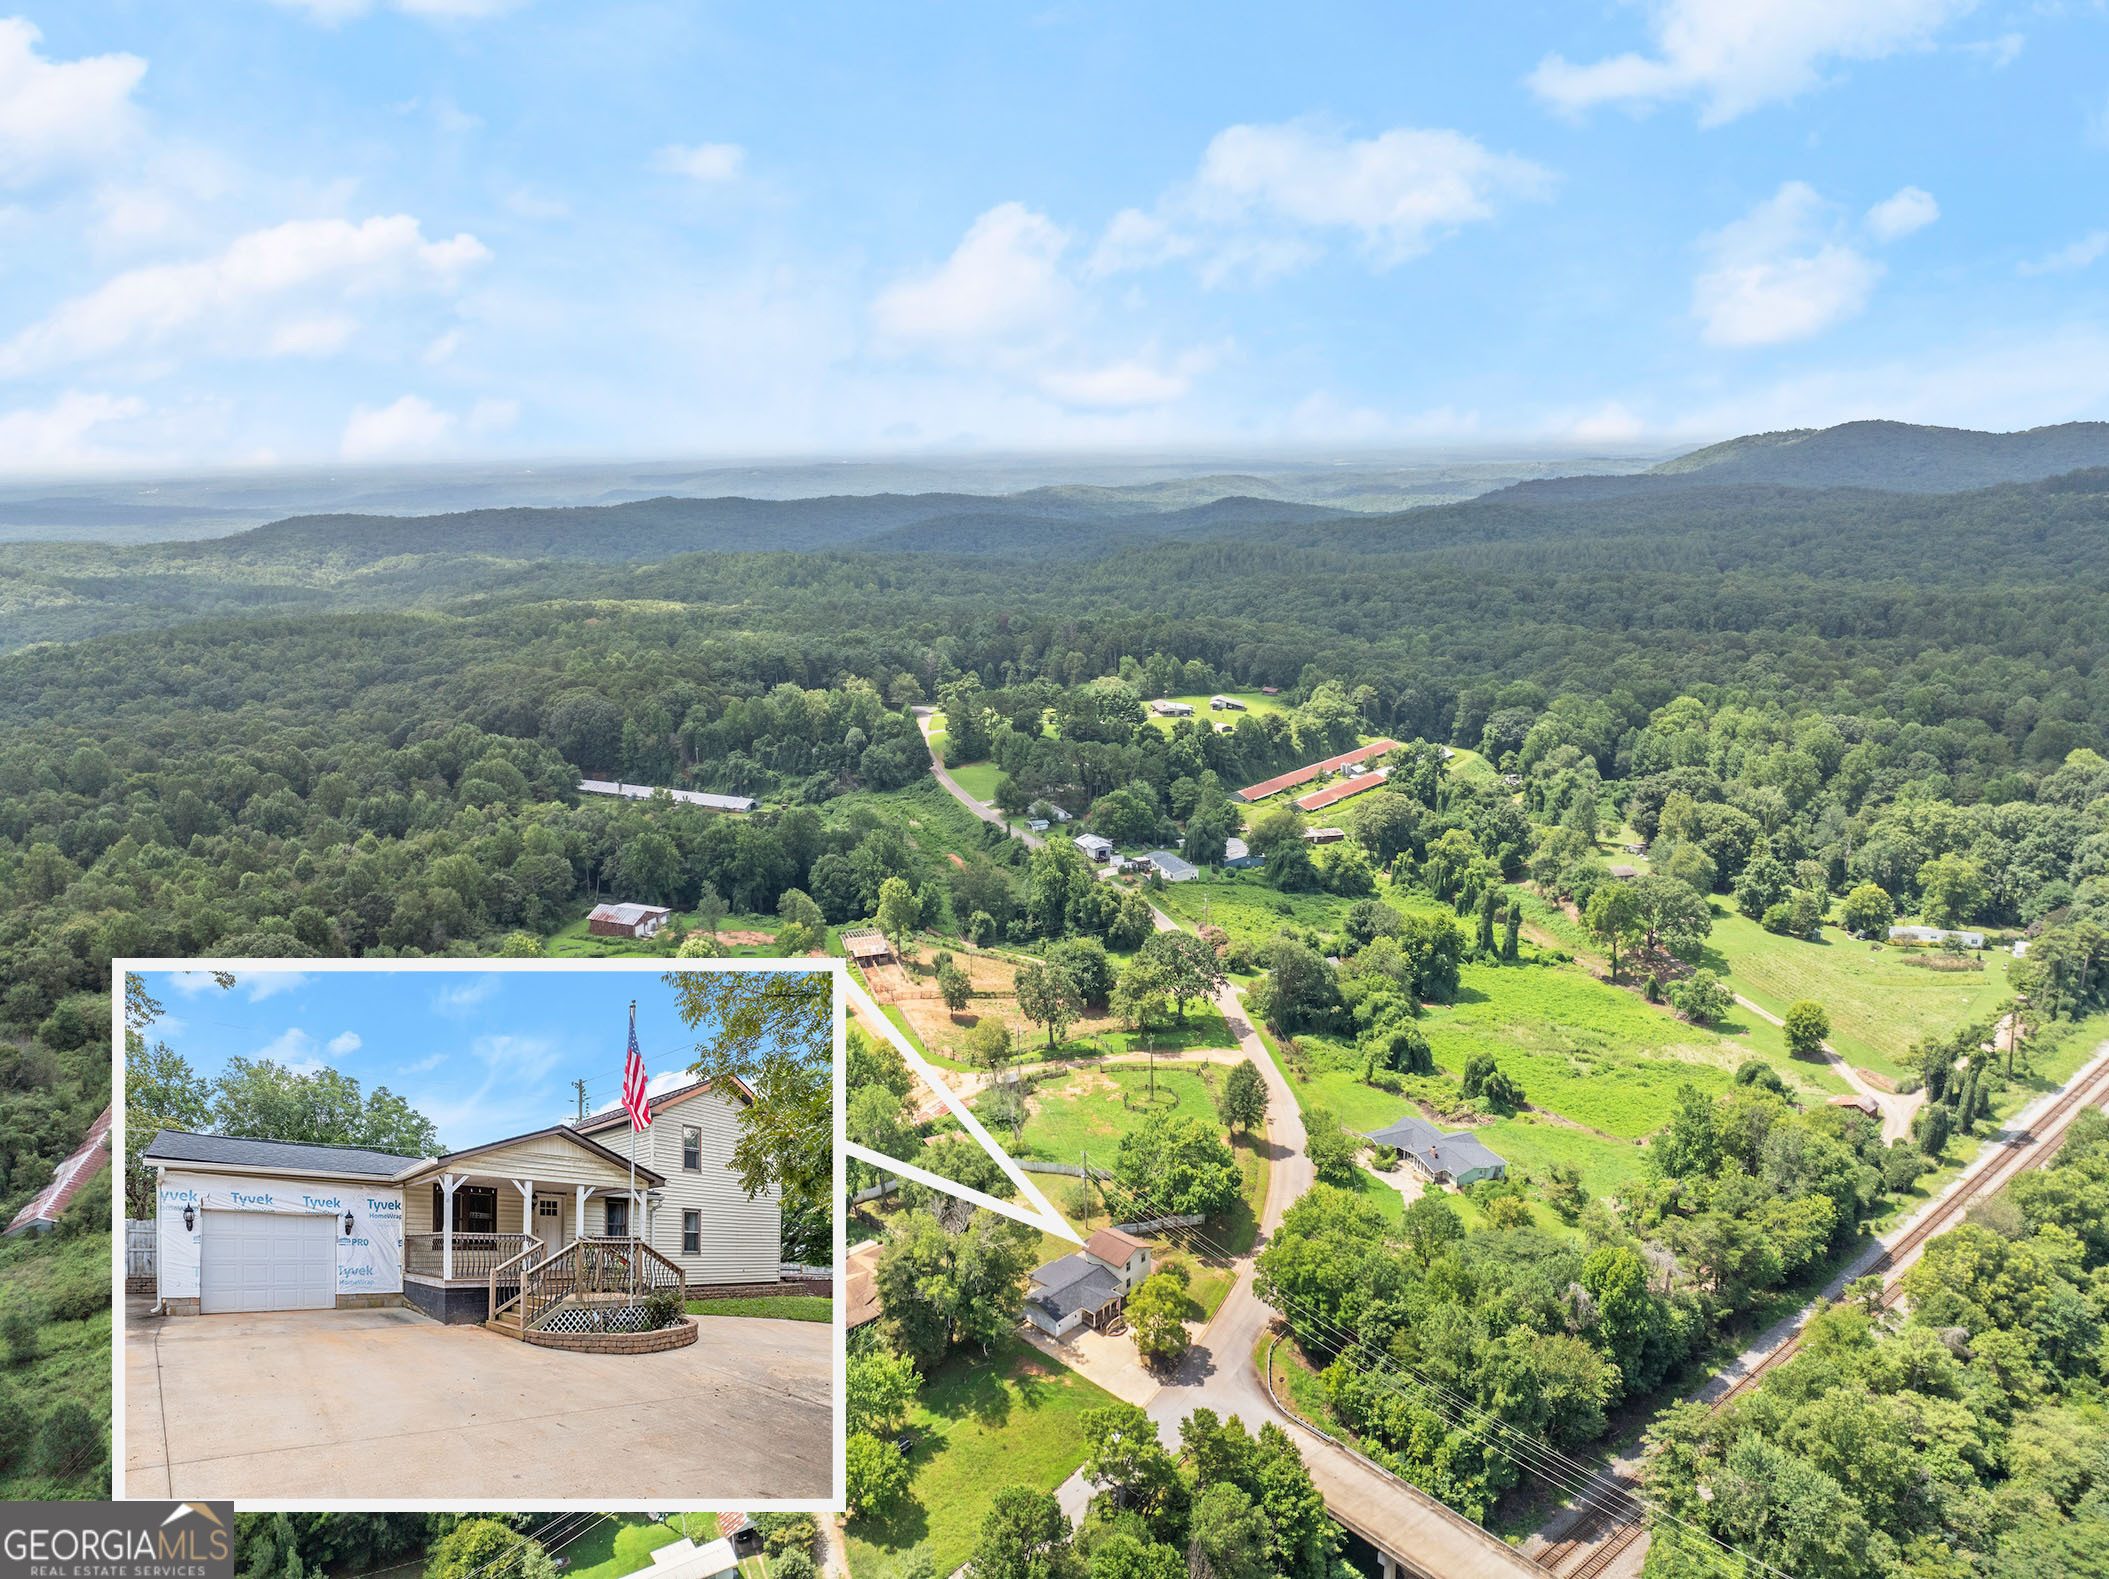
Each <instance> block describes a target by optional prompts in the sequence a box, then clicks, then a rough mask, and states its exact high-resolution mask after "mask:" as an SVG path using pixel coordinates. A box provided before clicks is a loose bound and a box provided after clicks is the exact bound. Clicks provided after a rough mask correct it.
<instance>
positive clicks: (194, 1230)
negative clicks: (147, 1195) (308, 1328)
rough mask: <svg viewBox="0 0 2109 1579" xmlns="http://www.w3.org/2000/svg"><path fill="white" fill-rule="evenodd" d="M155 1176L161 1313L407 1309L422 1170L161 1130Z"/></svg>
mask: <svg viewBox="0 0 2109 1579" xmlns="http://www.w3.org/2000/svg"><path fill="white" fill-rule="evenodd" d="M141 1160H142V1161H144V1162H145V1163H146V1164H147V1165H148V1166H149V1167H151V1168H153V1169H154V1171H155V1174H156V1175H157V1178H156V1185H155V1191H154V1195H155V1202H156V1207H155V1252H156V1255H157V1257H158V1264H157V1270H158V1276H159V1292H160V1295H161V1298H162V1301H163V1304H164V1308H166V1309H167V1310H169V1311H171V1312H173V1313H178V1314H198V1315H220V1314H231V1313H235V1312H241V1311H271V1310H343V1309H354V1308H357V1307H360V1306H369V1305H394V1304H398V1303H400V1302H401V1300H402V1297H403V1191H402V1187H401V1185H400V1184H398V1183H396V1182H395V1181H396V1180H397V1178H398V1177H399V1176H401V1175H403V1174H406V1173H408V1172H410V1171H412V1170H414V1169H415V1168H417V1167H418V1166H420V1165H421V1163H422V1161H423V1159H420V1158H417V1157H399V1156H396V1155H394V1154H393V1153H391V1152H384V1151H366V1150H363V1149H360V1148H358V1147H352V1146H308V1145H301V1144H299V1143H297V1142H293V1141H279V1140H244V1139H241V1138H239V1137H236V1136H231V1135H192V1134H186V1133H184V1132H182V1131H178V1130H163V1131H162V1132H161V1133H160V1134H158V1135H156V1136H155V1137H154V1139H153V1142H152V1143H151V1144H150V1145H149V1146H148V1147H147V1149H146V1150H145V1152H144V1153H142V1154H141Z"/></svg>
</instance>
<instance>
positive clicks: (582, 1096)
mask: <svg viewBox="0 0 2109 1579" xmlns="http://www.w3.org/2000/svg"><path fill="white" fill-rule="evenodd" d="M571 1089H572V1090H574V1091H576V1092H577V1093H578V1094H579V1120H578V1121H579V1122H580V1123H581V1124H583V1123H585V1122H586V1082H585V1081H583V1080H574V1081H572V1082H571Z"/></svg>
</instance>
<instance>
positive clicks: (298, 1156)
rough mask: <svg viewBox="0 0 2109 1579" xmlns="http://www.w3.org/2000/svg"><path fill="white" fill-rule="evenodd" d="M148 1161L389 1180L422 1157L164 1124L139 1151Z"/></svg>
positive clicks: (359, 1147)
mask: <svg viewBox="0 0 2109 1579" xmlns="http://www.w3.org/2000/svg"><path fill="white" fill-rule="evenodd" d="M140 1156H141V1157H142V1158H143V1159H144V1160H145V1161H147V1162H216V1163H221V1164H223V1165H225V1166H228V1167H234V1168H286V1169H294V1170H298V1171H301V1172H310V1171H312V1172H318V1173H357V1174H364V1175H366V1176H367V1177H369V1178H374V1179H392V1178H394V1177H395V1176H396V1175H397V1174H398V1173H400V1172H402V1171H403V1169H404V1168H405V1167H406V1166H408V1165H409V1164H411V1163H413V1162H421V1161H423V1160H424V1159H423V1158H421V1157H403V1156H398V1155H397V1154H396V1153H394V1152H392V1151H370V1150H368V1149H367V1148H365V1147H363V1146H313V1145H309V1144H308V1143H307V1142H305V1141H298V1140H247V1139H244V1138H243V1137H241V1136H239V1135H193V1134H192V1133H190V1132H189V1131H188V1130H181V1129H165V1130H162V1131H161V1132H160V1133H159V1134H158V1135H156V1136H155V1137H154V1139H153V1142H152V1143H151V1144H150V1145H149V1146H148V1147H147V1149H146V1150H145V1151H144V1152H142V1153H140Z"/></svg>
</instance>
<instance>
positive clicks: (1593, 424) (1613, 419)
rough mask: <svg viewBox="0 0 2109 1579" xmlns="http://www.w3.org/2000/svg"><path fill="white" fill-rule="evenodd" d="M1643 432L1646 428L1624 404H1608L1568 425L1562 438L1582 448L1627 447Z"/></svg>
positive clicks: (1610, 402) (1612, 401)
mask: <svg viewBox="0 0 2109 1579" xmlns="http://www.w3.org/2000/svg"><path fill="white" fill-rule="evenodd" d="M1646 432H1647V428H1646V425H1645V424H1644V423H1642V422H1641V420H1640V418H1639V417H1637V416H1635V415H1634V414H1633V412H1632V411H1631V410H1630V409H1629V408H1628V407H1627V406H1626V405H1625V403H1624V402H1622V401H1617V400H1607V401H1605V402H1604V403H1603V404H1602V405H1601V406H1598V407H1597V408H1596V409H1595V410H1594V411H1590V412H1587V413H1585V414H1584V415H1582V416H1579V417H1577V418H1575V419H1574V421H1573V422H1571V423H1569V424H1568V426H1567V432H1566V435H1565V436H1566V437H1568V438H1570V439H1573V440H1575V441H1576V442H1577V443H1581V444H1630V443H1632V442H1633V441H1634V440H1636V439H1638V438H1641V437H1642V436H1643V435H1645V434H1646Z"/></svg>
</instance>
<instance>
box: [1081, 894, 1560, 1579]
mask: <svg viewBox="0 0 2109 1579" xmlns="http://www.w3.org/2000/svg"><path fill="white" fill-rule="evenodd" d="M1156 914H1157V924H1158V928H1159V930H1160V931H1177V930H1178V928H1177V926H1176V925H1175V924H1174V923H1173V922H1172V921H1171V920H1170V919H1169V918H1168V917H1167V916H1165V915H1164V913H1163V912H1162V911H1158V912H1157V913H1156ZM1215 1004H1216V1007H1217V1008H1218V1009H1220V1010H1221V1011H1222V1013H1223V1018H1224V1019H1225V1020H1226V1021H1228V1022H1229V1025H1230V1029H1231V1032H1232V1034H1233V1035H1235V1036H1236V1037H1237V1040H1238V1046H1239V1048H1240V1050H1241V1051H1242V1052H1243V1053H1244V1055H1245V1056H1246V1057H1247V1058H1250V1059H1251V1060H1252V1062H1253V1064H1254V1066H1255V1067H1256V1068H1258V1070H1259V1071H1260V1075H1261V1077H1262V1078H1263V1079H1264V1080H1265V1081H1266V1083H1267V1139H1268V1147H1269V1151H1270V1153H1271V1158H1270V1166H1269V1170H1268V1176H1267V1199H1266V1202H1265V1205H1264V1207H1263V1209H1262V1211H1261V1213H1260V1229H1261V1235H1260V1242H1259V1245H1258V1246H1255V1247H1254V1248H1255V1250H1257V1249H1258V1248H1260V1247H1261V1246H1264V1245H1265V1244H1266V1242H1267V1238H1268V1236H1270V1235H1271V1234H1272V1233H1273V1232H1274V1230H1275V1229H1276V1228H1278V1227H1279V1226H1280V1225H1281V1220H1282V1215H1283V1213H1285V1212H1286V1211H1287V1210H1288V1209H1289V1207H1290V1205H1291V1204H1292V1203H1293V1202H1294V1201H1295V1200H1296V1198H1297V1197H1298V1196H1300V1195H1302V1194H1303V1193H1304V1191H1306V1190H1307V1189H1309V1188H1310V1187H1311V1181H1312V1173H1311V1161H1310V1159H1309V1158H1308V1157H1306V1156H1305V1155H1304V1128H1303V1115H1302V1113H1301V1111H1300V1110H1299V1109H1298V1108H1297V1106H1296V1095H1295V1093H1294V1092H1292V1091H1291V1090H1290V1089H1289V1083H1288V1080H1287V1079H1286V1078H1285V1077H1284V1076H1283V1075H1282V1072H1281V1071H1280V1069H1278V1068H1277V1067H1276V1066H1275V1063H1274V1060H1273V1059H1272V1058H1271V1057H1269V1056H1268V1053H1267V1049H1266V1047H1265V1046H1264V1045H1263V1044H1262V1043H1261V1041H1260V1039H1259V1037H1258V1035H1257V1034H1256V1033H1255V1032H1254V1031H1253V1029H1252V1025H1251V1022H1250V1021H1249V1020H1248V1019H1247V1018H1246V1016H1245V1006H1244V1004H1243V1003H1242V1002H1241V1001H1240V1000H1239V998H1238V995H1237V990H1236V989H1235V988H1233V987H1229V986H1226V987H1224V989H1223V990H1222V991H1221V992H1219V993H1217V994H1216V997H1215ZM1252 1270H1253V1262H1252V1257H1251V1256H1246V1257H1243V1258H1241V1259H1240V1260H1239V1262H1238V1263H1237V1281H1236V1282H1235V1283H1234V1284H1233V1285H1232V1287H1231V1290H1230V1293H1229V1294H1228V1295H1227V1296H1226V1297H1225V1299H1224V1301H1223V1304H1222V1306H1221V1308H1219V1309H1218V1310H1217V1311H1216V1314H1215V1317H1214V1319H1212V1320H1211V1321H1210V1322H1209V1324H1208V1325H1207V1326H1206V1327H1205V1328H1203V1329H1202V1331H1201V1333H1200V1334H1199V1336H1198V1337H1197V1338H1196V1339H1195V1341H1194V1346H1193V1348H1192V1349H1191V1350H1189V1351H1188V1353H1187V1356H1186V1358H1185V1360H1184V1361H1183V1362H1181V1364H1180V1366H1179V1369H1178V1370H1177V1371H1176V1372H1175V1373H1174V1374H1173V1375H1172V1377H1171V1378H1170V1379H1169V1380H1168V1381H1166V1382H1165V1384H1164V1385H1163V1386H1162V1387H1160V1388H1159V1389H1158V1390H1157V1392H1156V1394H1155V1395H1154V1396H1153V1397H1152V1398H1151V1399H1150V1401H1149V1402H1148V1404H1147V1405H1145V1408H1146V1409H1147V1411H1148V1413H1149V1416H1150V1418H1151V1419H1153V1420H1155V1421H1156V1422H1157V1425H1158V1430H1159V1433H1160V1434H1161V1436H1162V1437H1163V1439H1164V1441H1165V1443H1166V1444H1167V1445H1168V1446H1172V1447H1174V1448H1176V1446H1177V1443H1178V1440H1179V1422H1180V1421H1182V1420H1184V1419H1185V1418H1186V1417H1187V1416H1188V1415H1190V1414H1192V1413H1193V1412H1194V1411H1195V1410H1196V1409H1213V1410H1214V1411H1215V1412H1216V1413H1217V1414H1218V1415H1219V1416H1229V1415H1236V1416H1238V1417H1239V1418H1240V1419H1241V1420H1243V1421H1244V1422H1245V1424H1246V1426H1247V1428H1248V1429H1257V1428H1258V1427H1259V1426H1260V1425H1261V1424H1263V1423H1265V1422H1267V1421H1270V1420H1271V1421H1274V1422H1276V1423H1278V1424H1280V1425H1281V1426H1283V1427H1284V1428H1286V1429H1287V1430H1288V1431H1289V1432H1290V1433H1291V1435H1293V1436H1294V1437H1295V1438H1296V1441H1297V1445H1298V1446H1299V1447H1300V1448H1301V1449H1302V1451H1303V1457H1304V1462H1305V1463H1306V1464H1307V1465H1309V1466H1310V1470H1311V1479H1312V1482H1313V1484H1315V1485H1316V1486H1317V1488H1318V1491H1319V1494H1320V1495H1321V1496H1323V1497H1324V1498H1325V1503H1326V1507H1327V1508H1328V1509H1330V1510H1331V1512H1332V1514H1333V1516H1334V1517H1335V1518H1336V1519H1338V1520H1339V1521H1340V1522H1341V1523H1343V1524H1345V1525H1347V1526H1348V1527H1349V1528H1350V1529H1352V1530H1354V1531H1355V1532H1356V1533H1357V1534H1359V1535H1361V1536H1362V1537H1363V1538H1364V1539H1365V1540H1370V1541H1373V1542H1375V1543H1376V1544H1378V1545H1380V1546H1382V1547H1383V1548H1384V1549H1385V1550H1386V1551H1389V1552H1391V1553H1392V1554H1393V1555H1394V1556H1396V1557H1400V1558H1403V1559H1405V1560H1406V1561H1408V1562H1410V1563H1411V1565H1412V1569H1413V1570H1418V1571H1419V1572H1421V1573H1423V1574H1426V1575H1429V1576H1431V1579H1477V1576H1480V1575H1487V1574H1516V1575H1536V1576H1539V1579H1542V1576H1543V1573H1544V1570H1543V1569H1541V1568H1539V1567H1538V1565H1537V1564H1535V1563H1533V1562H1531V1561H1530V1560H1529V1559H1527V1558H1525V1557H1524V1556H1522V1555H1521V1554H1520V1553H1518V1552H1516V1551H1515V1550H1513V1549H1512V1548H1511V1547H1509V1546H1508V1545H1506V1544H1505V1543H1504V1542H1502V1541H1501V1540H1499V1539H1497V1538H1496V1537H1494V1536H1492V1535H1490V1534H1488V1533H1487V1532H1486V1531H1485V1530H1483V1529H1482V1528H1480V1527H1479V1526H1478V1525H1476V1524H1474V1523H1472V1522H1471V1520H1469V1519H1466V1518H1464V1517H1463V1516H1462V1515H1460V1514H1457V1513H1454V1512H1452V1511H1451V1510H1450V1509H1448V1508H1446V1507H1444V1506H1443V1505H1442V1504H1441V1503H1439V1502H1437V1501H1436V1500H1435V1499H1434V1498H1432V1497H1429V1496H1427V1495H1425V1494H1424V1493H1422V1492H1420V1491H1418V1490H1416V1489H1414V1488H1413V1487H1411V1486H1408V1485H1407V1484H1405V1483H1404V1482H1403V1481H1400V1480H1398V1479H1396V1478H1394V1477H1393V1476H1391V1475H1388V1474H1386V1473H1385V1472H1384V1471H1382V1470H1380V1469H1378V1468H1376V1467H1375V1466H1374V1465H1372V1464H1370V1463H1368V1462H1367V1461H1366V1460H1364V1459H1362V1458H1360V1457H1358V1456H1357V1455H1355V1454H1354V1453H1352V1452H1350V1451H1348V1450H1347V1449H1346V1448H1344V1447H1341V1446H1339V1445H1338V1444H1336V1443H1334V1442H1331V1441H1329V1440H1327V1439H1326V1438H1325V1437H1322V1436H1320V1435H1318V1434H1317V1433H1316V1432H1314V1431H1312V1430H1311V1429H1310V1428H1309V1427H1308V1426H1306V1425H1304V1424H1303V1423H1302V1422H1301V1421H1298V1420H1296V1419H1294V1418H1293V1417H1291V1416H1289V1415H1286V1414H1284V1413H1282V1412H1281V1411H1280V1410H1278V1409H1276V1408H1275V1407H1274V1401H1273V1399H1271V1398H1270V1397H1268V1395H1267V1386H1266V1383H1265V1382H1264V1381H1263V1380H1262V1379H1261V1376H1260V1374H1259V1372H1258V1370H1257V1369H1256V1368H1255V1367H1254V1365H1253V1362H1252V1353H1253V1350H1254V1348H1255V1347H1257V1345H1258V1344H1259V1341H1260V1337H1261V1335H1262V1334H1263V1333H1264V1332H1266V1330H1267V1328H1268V1326H1269V1325H1270V1324H1271V1323H1272V1322H1273V1320H1274V1312H1273V1311H1272V1310H1271V1309H1269V1308H1268V1307H1267V1306H1266V1305H1265V1304H1263V1303H1262V1302H1261V1300H1260V1298H1259V1296H1258V1295H1257V1294H1255V1293H1254V1292H1253V1288H1252ZM1057 1495H1058V1497H1059V1498H1060V1500H1061V1504H1062V1509H1063V1511H1064V1512H1065V1513H1067V1514H1068V1515H1069V1517H1070V1518H1071V1520H1072V1521H1075V1520H1080V1519H1081V1518H1082V1517H1083V1515H1084V1510H1085V1507H1086V1505H1087V1504H1088V1503H1089V1502H1090V1500H1091V1487H1090V1485H1089V1484H1088V1483H1087V1482H1086V1481H1085V1480H1084V1478H1083V1476H1082V1475H1081V1474H1076V1475H1072V1476H1070V1477H1069V1479H1068V1480H1067V1481H1065V1482H1064V1483H1063V1485H1062V1486H1061V1488H1060V1490H1059V1491H1058V1493H1057Z"/></svg>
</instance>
